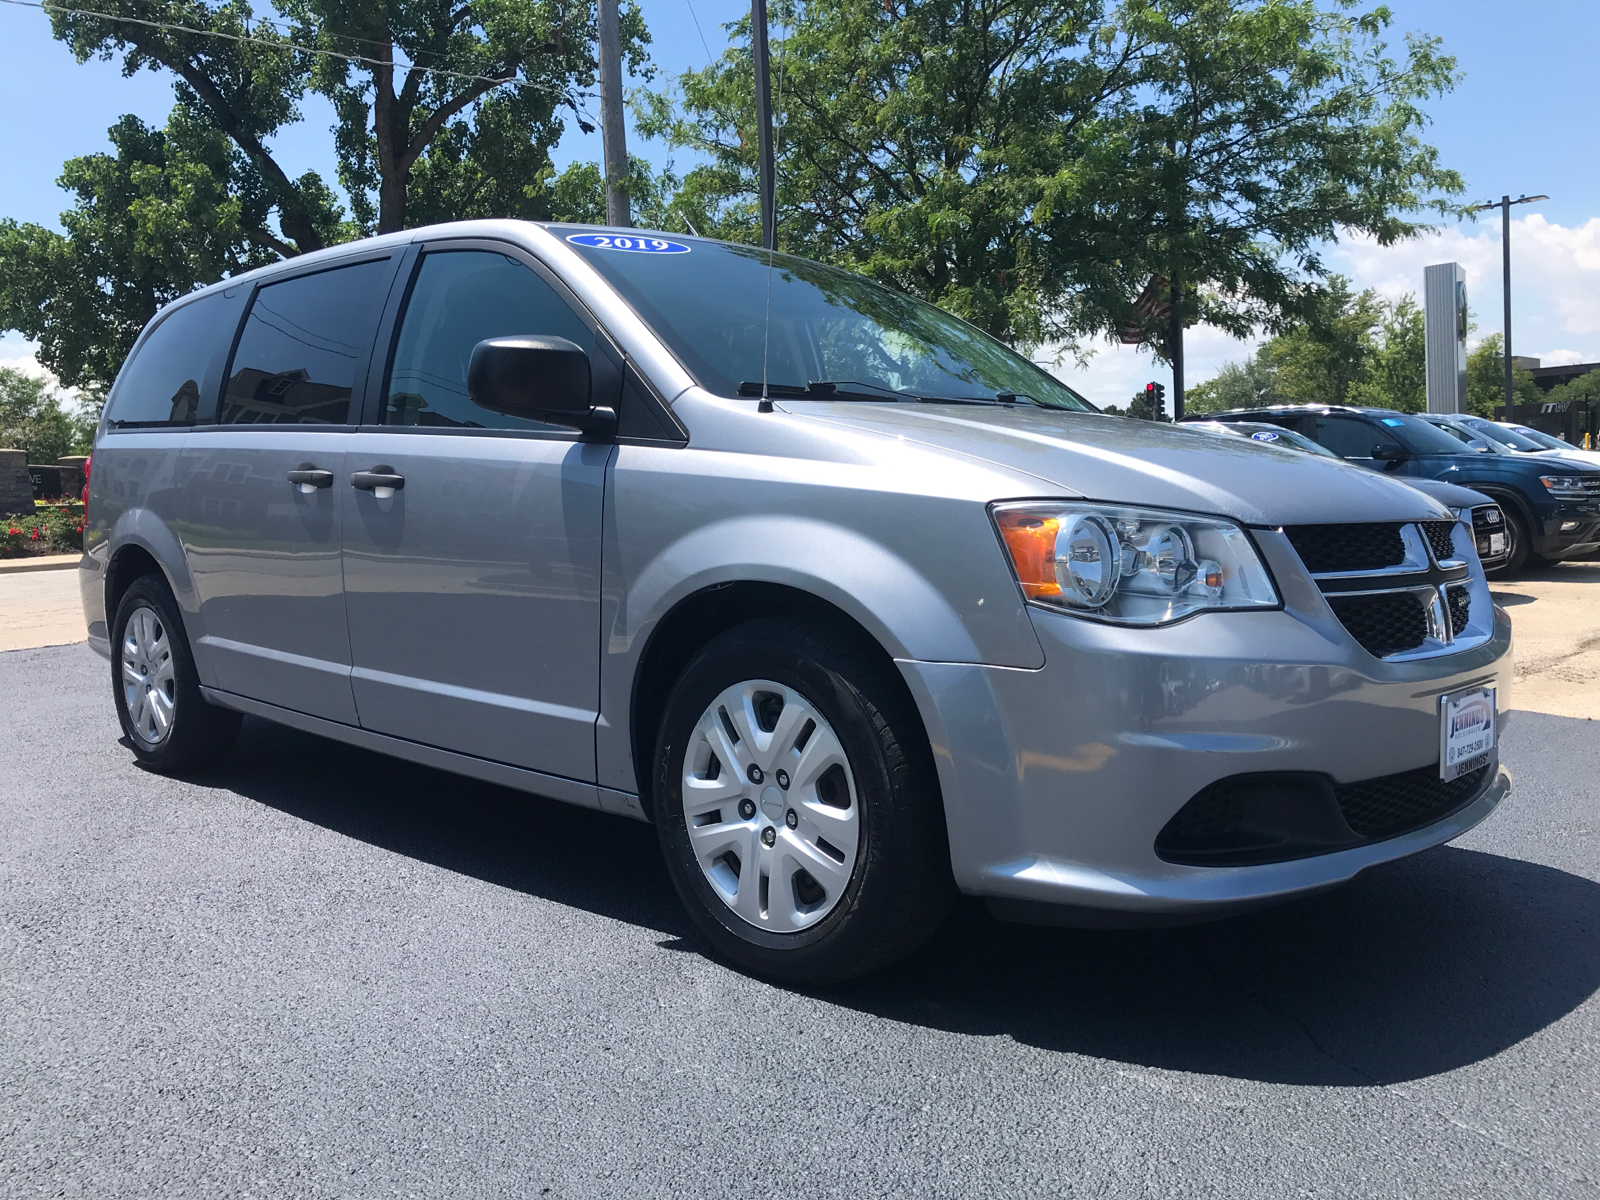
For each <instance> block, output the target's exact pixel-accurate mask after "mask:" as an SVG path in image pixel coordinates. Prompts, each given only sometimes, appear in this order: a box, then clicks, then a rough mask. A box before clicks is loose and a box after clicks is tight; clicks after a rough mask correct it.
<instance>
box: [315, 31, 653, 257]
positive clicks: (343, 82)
mask: <svg viewBox="0 0 1600 1200" xmlns="http://www.w3.org/2000/svg"><path fill="white" fill-rule="evenodd" d="M283 9H284V11H285V12H286V13H287V14H289V15H290V16H291V17H292V18H293V19H294V21H295V22H296V34H297V40H298V41H299V42H300V43H301V44H305V45H316V46H317V47H318V48H319V49H323V50H328V51H333V52H334V53H335V54H351V53H352V52H354V53H356V54H358V55H359V56H360V57H358V58H357V59H355V60H354V61H352V60H351V59H348V58H341V57H334V56H333V55H321V56H318V57H317V58H316V59H315V60H314V62H313V65H312V69H311V84H312V86H313V87H314V88H315V89H316V90H317V91H319V92H321V93H323V94H324V95H326V96H327V97H328V98H329V99H330V100H331V101H332V102H333V105H334V109H335V111H336V112H337V113H338V118H339V124H338V127H337V129H336V137H337V140H338V145H339V152H340V172H339V175H340V182H342V183H343V184H344V186H345V188H346V190H347V191H348V192H349V193H350V199H351V208H352V209H353V211H354V212H355V215H356V218H357V220H358V221H359V222H360V224H361V226H362V228H363V229H364V230H368V231H375V232H378V233H388V232H392V231H394V230H397V229H404V228H406V227H407V226H410V225H418V224H426V223H428V222H430V221H438V220H452V219H458V218H459V217H463V216H480V215H481V216H489V215H493V216H506V217H540V218H543V217H547V216H549V209H548V206H547V200H546V198H545V193H544V188H543V186H542V184H543V182H544V174H545V172H546V171H547V170H548V168H549V162H550V155H549V152H550V149H551V147H553V146H554V145H555V143H556V142H557V140H559V138H560V136H561V132H562V128H563V125H562V121H561V120H560V118H559V117H558V115H557V113H558V110H560V109H561V108H567V109H570V110H571V111H572V113H573V114H574V115H578V116H579V124H580V125H582V127H583V128H584V129H585V130H586V131H589V130H592V128H593V127H592V126H591V125H590V124H589V123H588V122H587V121H585V120H584V119H583V118H582V116H581V112H582V108H581V98H582V95H581V92H580V91H579V89H582V88H587V87H591V86H593V84H594V81H595V69H596V62H595V51H594V42H595V11H594V7H593V5H592V4H579V5H568V4H563V3H560V2H559V0H490V2H489V3H479V4H472V3H465V2H462V3H455V2H448V0H286V2H285V3H284V4H283ZM620 21H621V34H622V45H623V52H624V56H625V58H626V60H627V63H628V67H629V69H630V70H632V71H633V72H635V73H636V74H637V73H641V72H644V73H646V74H647V72H646V69H645V61H646V60H645V50H644V47H645V45H646V44H647V43H648V42H649V40H650V38H649V34H648V33H647V32H646V31H645V28H644V21H643V19H642V17H641V16H640V13H639V9H638V6H637V5H636V4H630V5H628V6H627V7H626V8H624V9H623V10H622V11H621V13H620ZM402 63H408V64H411V65H409V66H402V65H401V64H402ZM414 183H416V184H420V185H422V186H421V187H420V188H419V189H418V191H419V200H420V205H418V206H417V207H419V209H420V211H418V212H415V213H412V212H411V211H410V209H411V208H412V207H413V199H412V195H411V190H412V185H413V184H414Z"/></svg>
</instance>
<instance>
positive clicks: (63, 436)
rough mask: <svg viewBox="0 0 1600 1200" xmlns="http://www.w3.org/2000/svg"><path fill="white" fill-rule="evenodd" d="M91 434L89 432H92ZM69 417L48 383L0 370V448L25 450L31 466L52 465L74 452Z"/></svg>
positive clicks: (59, 398) (76, 436)
mask: <svg viewBox="0 0 1600 1200" xmlns="http://www.w3.org/2000/svg"><path fill="white" fill-rule="evenodd" d="M91 434H92V431H91ZM77 438H78V430H77V429H76V428H75V426H74V424H73V417H72V414H70V413H68V412H67V411H66V410H65V409H64V408H63V407H62V406H61V397H60V395H59V394H58V393H57V392H56V391H55V389H53V388H52V387H51V386H50V385H49V384H48V383H46V382H45V381H44V380H42V379H37V378H35V377H33V376H31V375H24V374H23V373H22V372H21V371H13V370H12V369H11V368H9V367H0V447H4V448H5V449H8V450H26V451H27V452H28V461H29V462H31V463H53V462H55V461H56V459H58V458H61V457H62V456H64V455H67V454H72V453H75V450H74V443H75V442H76V441H77Z"/></svg>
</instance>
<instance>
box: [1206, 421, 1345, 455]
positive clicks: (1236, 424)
mask: <svg viewBox="0 0 1600 1200" xmlns="http://www.w3.org/2000/svg"><path fill="white" fill-rule="evenodd" d="M1184 425H1185V426H1190V425H1192V426H1193V427H1194V428H1196V429H1203V430H1205V431H1206V432H1207V433H1225V434H1228V435H1229V436H1230V437H1242V438H1249V439H1250V440H1251V441H1253V442H1262V443H1265V444H1267V445H1271V446H1284V447H1287V448H1288V449H1290V450H1304V451H1305V452H1306V453H1307V454H1315V455H1317V456H1318V457H1319V458H1331V459H1333V460H1334V461H1335V462H1342V461H1343V460H1342V459H1341V458H1340V457H1339V456H1338V455H1337V454H1335V453H1334V452H1333V451H1332V450H1329V449H1328V448H1327V447H1326V446H1319V445H1318V444H1317V443H1316V442H1313V441H1312V440H1311V439H1310V438H1308V437H1306V436H1305V435H1304V434H1300V433H1296V432H1295V431H1294V430H1292V429H1285V428H1283V427H1282V426H1281V425H1274V424H1272V423H1271V422H1270V421H1185V422H1184Z"/></svg>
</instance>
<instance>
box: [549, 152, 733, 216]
mask: <svg viewBox="0 0 1600 1200" xmlns="http://www.w3.org/2000/svg"><path fill="white" fill-rule="evenodd" d="M679 184H680V181H679V179H678V177H677V176H676V175H674V174H673V172H672V167H671V165H670V164H669V165H668V166H667V167H666V168H664V169H663V170H661V171H659V172H654V171H651V169H650V164H649V163H647V162H646V161H645V160H644V159H642V158H632V157H630V158H629V159H628V181H627V183H626V184H625V185H624V187H625V190H626V191H627V193H628V206H629V208H630V210H631V211H632V213H633V223H634V224H635V225H637V226H639V227H640V228H641V229H663V230H669V231H671V232H674V233H690V232H692V229H691V222H690V221H688V220H687V219H686V218H685V216H684V213H683V210H682V208H681V207H680V206H679V201H680V198H681V193H680V192H679V190H678V188H679ZM548 204H549V213H550V219H551V220H556V221H573V222H577V223H579V224H583V225H604V224H605V223H606V195H605V177H604V173H603V172H602V171H601V169H600V164H599V163H592V162H588V163H572V164H571V165H569V166H568V167H567V169H566V170H565V171H563V172H561V174H560V175H558V176H556V177H555V178H554V179H553V180H551V181H550V184H549V200H548ZM691 211H694V210H691ZM693 228H696V229H700V228H702V227H701V226H700V225H699V223H698V222H694V223H693ZM702 231H703V230H702Z"/></svg>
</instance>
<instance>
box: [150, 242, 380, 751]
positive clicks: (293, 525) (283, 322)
mask: <svg viewBox="0 0 1600 1200" xmlns="http://www.w3.org/2000/svg"><path fill="white" fill-rule="evenodd" d="M392 275H393V267H392V264H391V263H390V261H389V260H388V259H387V258H385V259H381V260H376V261H369V262H364V263H359V264H355V265H351V266H344V267H336V268H334V269H332V270H325V271H319V272H316V273H314V274H309V275H297V276H295V277H293V278H290V279H287V280H283V281H280V282H273V283H268V284H266V285H264V286H263V287H261V288H259V289H258V290H257V292H256V295H255V297H254V298H253V300H252V301H251V304H250V310H249V315H248V316H247V317H246V319H245V326H244V329H243V331H242V332H241V333H240V335H239V343H238V346H237V348H236V349H235V350H234V353H233V359H232V364H231V366H230V367H229V370H228V377H227V385H226V392H225V394H224V395H223V397H222V404H221V409H220V411H219V412H218V414H217V420H216V422H215V423H214V424H210V425H201V426H197V427H196V428H195V431H194V433H193V434H192V435H191V436H190V438H189V440H188V442H187V443H186V445H185V448H184V466H185V470H184V472H183V478H184V479H185V484H184V508H185V516H186V519H185V521H184V522H183V525H182V536H183V539H184V549H185V551H186V552H187V556H188V562H189V568H190V571H191V572H192V574H193V580H194V586H195V590H196V591H197V592H198V594H199V597H200V620H199V634H200V636H199V637H198V638H196V639H195V657H196V660H197V664H198V666H199V668H200V674H201V678H202V679H203V680H205V681H206V682H207V683H208V684H211V685H212V686H215V687H218V688H221V689H222V690H223V691H228V692H234V693H237V694H238V695H241V696H248V697H250V698H251V699H255V700H263V701H266V702H267V703H269V704H275V705H278V706H280V707H282V708H288V709H293V710H295V711H297V712H303V713H309V714H311V715H312V716H318V717H325V718H327V719H329V720H333V721H343V722H345V723H347V724H352V725H353V724H355V722H356V711H355V703H354V700H353V698H352V696H351V693H350V638H349V633H348V630H347V626H346V622H345V609H344V588H343V581H342V579H341V575H340V568H341V563H340V535H341V528H340V527H341V524H342V522H343V520H344V517H345V514H344V509H345V507H346V506H347V504H348V503H349V502H348V499H347V497H346V495H345V493H346V491H347V489H346V488H342V487H339V486H337V484H338V482H339V481H341V480H343V479H344V477H345V456H346V451H347V449H348V447H349V445H350V441H351V439H352V437H353V436H354V430H355V426H354V424H353V421H354V414H353V409H352V400H353V399H358V397H356V396H355V392H356V390H357V384H358V381H359V380H362V379H364V378H365V376H366V372H367V366H368V363H369V362H370V357H371V346H372V340H373V338H374V336H375V335H376V333H377V326H378V319H379V317H380V315H381V313H382V310H383V305H384V300H385V297H386V294H387V291H388V287H389V281H390V279H391V277H392Z"/></svg>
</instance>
